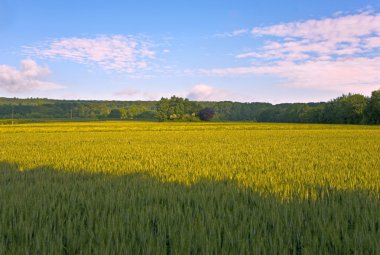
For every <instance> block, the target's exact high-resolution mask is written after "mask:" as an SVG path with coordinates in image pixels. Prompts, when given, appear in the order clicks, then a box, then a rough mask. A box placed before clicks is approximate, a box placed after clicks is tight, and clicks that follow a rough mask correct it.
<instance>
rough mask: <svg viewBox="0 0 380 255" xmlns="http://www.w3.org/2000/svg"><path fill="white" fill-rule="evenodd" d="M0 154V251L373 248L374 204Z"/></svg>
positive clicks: (359, 194) (365, 198) (377, 207)
mask: <svg viewBox="0 0 380 255" xmlns="http://www.w3.org/2000/svg"><path fill="white" fill-rule="evenodd" d="M18 169H19V167H18V166H17V165H16V164H11V163H8V162H0V254H28V253H32V254H79V253H81V254H352V253H359V254H379V252H380V239H379V236H380V229H379V223H380V216H379V214H378V212H379V211H380V202H379V200H378V199H377V198H375V197H373V196H371V195H370V194H369V193H368V192H366V191H337V190H329V192H328V193H323V194H324V195H323V197H322V196H321V197H319V198H318V199H317V200H315V201H314V200H301V199H294V200H291V201H287V202H281V201H279V199H277V198H276V197H274V196H270V195H268V196H265V197H263V196H261V195H260V194H258V193H257V192H254V191H252V190H250V189H243V188H241V187H240V186H238V185H237V184H236V183H234V182H230V181H220V182H216V181H210V180H203V181H200V182H198V183H196V184H194V185H191V186H185V185H182V184H179V183H162V182H160V181H159V180H157V179H156V178H154V177H151V176H149V175H146V174H140V173H139V174H137V173H136V174H126V175H123V176H114V175H106V174H89V173H84V172H81V173H75V172H69V171H65V170H55V169H52V168H51V167H49V166H44V167H39V168H35V169H29V170H26V171H19V170H18Z"/></svg>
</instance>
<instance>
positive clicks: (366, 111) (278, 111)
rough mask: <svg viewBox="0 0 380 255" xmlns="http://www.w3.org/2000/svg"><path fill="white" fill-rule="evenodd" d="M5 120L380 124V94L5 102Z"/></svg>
mask: <svg viewBox="0 0 380 255" xmlns="http://www.w3.org/2000/svg"><path fill="white" fill-rule="evenodd" d="M0 118H2V119H14V120H20V119H73V120H88V119H98V120H105V119H125V120H157V121H200V120H212V121H257V122H290V123H337V124H338V123H341V124H380V90H376V91H373V92H372V95H371V96H370V97H365V96H363V95H360V94H348V95H342V96H341V97H338V98H335V99H333V100H331V101H329V102H320V103H284V104H276V105H273V104H270V103H240V102H230V101H223V102H198V101H189V100H188V99H184V98H180V97H176V96H173V97H171V98H162V99H161V100H160V101H84V100H52V99H41V98H28V99H17V98H0Z"/></svg>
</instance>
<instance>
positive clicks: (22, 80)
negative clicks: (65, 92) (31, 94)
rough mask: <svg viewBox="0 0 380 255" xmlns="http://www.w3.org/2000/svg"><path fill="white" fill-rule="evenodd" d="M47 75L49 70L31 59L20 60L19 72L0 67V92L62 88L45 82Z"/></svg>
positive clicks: (9, 67) (8, 67)
mask: <svg viewBox="0 0 380 255" xmlns="http://www.w3.org/2000/svg"><path fill="white" fill-rule="evenodd" d="M49 74H50V70H49V68H47V67H42V66H39V65H38V64H37V63H36V62H35V61H33V60H32V59H25V60H22V61H21V68H20V70H18V69H16V68H14V67H12V66H8V65H0V90H3V91H6V92H10V93H20V92H25V91H33V90H50V89H58V88H62V87H63V86H61V85H59V84H56V83H53V82H49V81H46V80H45V78H46V77H47V76H49Z"/></svg>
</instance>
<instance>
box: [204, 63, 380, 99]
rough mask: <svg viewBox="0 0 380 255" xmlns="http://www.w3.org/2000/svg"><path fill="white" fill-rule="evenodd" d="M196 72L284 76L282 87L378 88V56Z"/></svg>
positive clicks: (360, 91) (355, 90) (359, 90)
mask: <svg viewBox="0 0 380 255" xmlns="http://www.w3.org/2000/svg"><path fill="white" fill-rule="evenodd" d="M199 72H200V73H201V74H203V75H211V76H241V75H252V74H268V75H275V76H278V77H281V78H284V82H283V83H282V85H283V86H288V87H298V88H316V89H321V90H333V91H340V92H344V93H347V92H357V93H369V92H370V91H373V90H375V89H379V88H380V57H376V58H365V57H357V58H344V59H339V60H310V61H306V62H302V63H294V62H291V61H282V62H278V63H276V64H274V65H266V66H250V67H233V68H220V69H206V70H205V69H204V70H200V71H199Z"/></svg>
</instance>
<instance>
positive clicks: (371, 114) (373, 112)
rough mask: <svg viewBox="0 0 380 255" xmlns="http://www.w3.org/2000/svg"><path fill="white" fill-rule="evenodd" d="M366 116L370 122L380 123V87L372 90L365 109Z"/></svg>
mask: <svg viewBox="0 0 380 255" xmlns="http://www.w3.org/2000/svg"><path fill="white" fill-rule="evenodd" d="M365 116H366V120H367V122H368V123H369V124H380V89H379V90H375V91H373V92H372V95H371V97H370V98H369V100H368V104H367V107H366V109H365Z"/></svg>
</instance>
